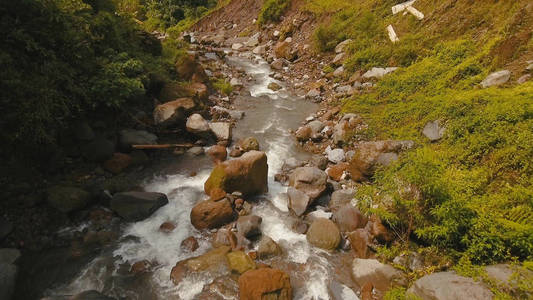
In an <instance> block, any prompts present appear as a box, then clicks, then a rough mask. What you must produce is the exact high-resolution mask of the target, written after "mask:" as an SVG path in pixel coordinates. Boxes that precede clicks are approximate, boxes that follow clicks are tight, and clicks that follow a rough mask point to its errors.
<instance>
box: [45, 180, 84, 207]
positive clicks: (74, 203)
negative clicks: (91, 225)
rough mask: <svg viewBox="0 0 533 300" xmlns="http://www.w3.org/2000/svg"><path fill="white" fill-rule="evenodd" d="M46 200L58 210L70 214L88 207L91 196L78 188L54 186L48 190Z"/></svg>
mask: <svg viewBox="0 0 533 300" xmlns="http://www.w3.org/2000/svg"><path fill="white" fill-rule="evenodd" d="M46 200H47V202H48V204H49V205H50V206H52V207H54V208H56V209H57V210H60V211H62V212H64V213H69V212H71V211H74V210H79V209H82V208H84V207H85V206H87V204H88V203H89V202H90V200H91V194H90V193H89V192H87V191H85V190H83V189H80V188H77V187H72V186H54V187H51V188H49V189H48V191H47V197H46Z"/></svg>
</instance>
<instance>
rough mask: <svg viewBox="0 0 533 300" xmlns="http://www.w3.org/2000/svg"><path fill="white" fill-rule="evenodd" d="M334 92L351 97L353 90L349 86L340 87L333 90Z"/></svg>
mask: <svg viewBox="0 0 533 300" xmlns="http://www.w3.org/2000/svg"><path fill="white" fill-rule="evenodd" d="M335 91H336V92H337V93H339V94H341V95H352V94H353V88H352V87H351V86H349V85H341V86H339V87H337V88H336V89H335Z"/></svg>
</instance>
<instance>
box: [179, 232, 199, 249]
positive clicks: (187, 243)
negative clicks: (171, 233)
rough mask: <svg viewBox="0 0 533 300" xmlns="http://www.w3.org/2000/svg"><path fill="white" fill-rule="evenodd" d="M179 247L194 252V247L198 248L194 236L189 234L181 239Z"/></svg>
mask: <svg viewBox="0 0 533 300" xmlns="http://www.w3.org/2000/svg"><path fill="white" fill-rule="evenodd" d="M180 247H181V249H182V250H184V251H187V252H194V251H196V249H198V247H199V246H198V241H197V240H196V238H195V237H194V236H190V237H188V238H186V239H184V240H183V241H181V245H180Z"/></svg>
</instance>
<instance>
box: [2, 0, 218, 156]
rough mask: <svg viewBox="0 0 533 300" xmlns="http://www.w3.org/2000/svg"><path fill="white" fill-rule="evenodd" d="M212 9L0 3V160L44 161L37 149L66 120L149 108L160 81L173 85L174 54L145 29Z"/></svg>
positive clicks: (202, 5) (51, 141)
mask: <svg viewBox="0 0 533 300" xmlns="http://www.w3.org/2000/svg"><path fill="white" fill-rule="evenodd" d="M213 5H214V3H213V2H210V1H207V0H206V1H187V0H167V1H155V0H146V1H140V0H113V1H112V0H86V1H81V0H21V1H2V3H1V4H0V14H1V18H0V24H1V29H0V35H1V36H2V40H3V41H2V43H0V63H1V64H2V67H3V70H2V73H1V75H0V76H1V78H0V85H1V86H0V88H1V90H2V94H1V97H0V102H1V107H2V115H3V118H2V120H1V121H0V122H1V126H2V133H1V139H2V153H1V154H2V157H11V158H13V157H14V155H11V154H13V153H17V154H20V155H23V156H25V157H27V156H28V155H29V156H33V157H35V156H37V157H39V156H43V157H47V155H49V154H50V153H49V152H47V151H44V149H48V148H54V146H55V145H56V142H57V138H58V135H59V133H60V132H61V131H62V130H63V128H65V127H68V124H69V122H70V121H71V120H72V119H74V118H80V117H83V116H85V115H87V114H89V113H91V112H94V111H98V110H102V109H104V110H107V111H109V110H111V111H113V110H115V111H116V110H119V109H123V108H128V107H130V106H131V105H135V104H139V103H141V104H142V103H146V101H147V100H148V101H151V99H150V98H149V94H150V93H151V92H153V91H154V89H156V88H157V86H158V85H160V82H161V81H162V80H170V79H176V78H175V74H174V71H173V70H174V63H175V61H176V59H177V57H178V56H179V54H180V53H182V51H181V52H180V50H179V49H180V45H179V44H178V43H177V42H176V41H175V39H173V38H172V36H171V37H170V38H168V39H167V40H166V42H165V43H163V45H162V44H161V42H160V41H159V40H158V39H157V38H155V37H154V36H153V35H151V34H150V33H148V32H147V31H146V30H152V29H159V30H164V29H165V28H168V27H171V26H174V27H176V26H178V27H179V28H183V26H184V24H189V23H190V22H191V20H193V19H194V18H198V17H199V16H200V15H201V14H202V13H205V12H206V11H207V9H208V8H210V7H211V6H213ZM176 30H177V29H176V28H173V33H177V31H176ZM169 31H171V30H169ZM147 103H150V102H147ZM37 147H38V148H39V149H40V151H35V149H36V148H37ZM18 159H20V157H19V158H18Z"/></svg>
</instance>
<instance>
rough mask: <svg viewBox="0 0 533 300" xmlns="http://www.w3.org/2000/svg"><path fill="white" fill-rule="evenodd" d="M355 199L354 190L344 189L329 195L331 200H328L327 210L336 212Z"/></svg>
mask: <svg viewBox="0 0 533 300" xmlns="http://www.w3.org/2000/svg"><path fill="white" fill-rule="evenodd" d="M354 197H355V190H352V189H346V190H338V191H335V192H333V194H331V199H330V200H329V208H330V209H331V211H336V210H338V209H340V208H341V207H343V206H344V205H346V204H348V203H350V202H351V201H352V200H353V198H354Z"/></svg>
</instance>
